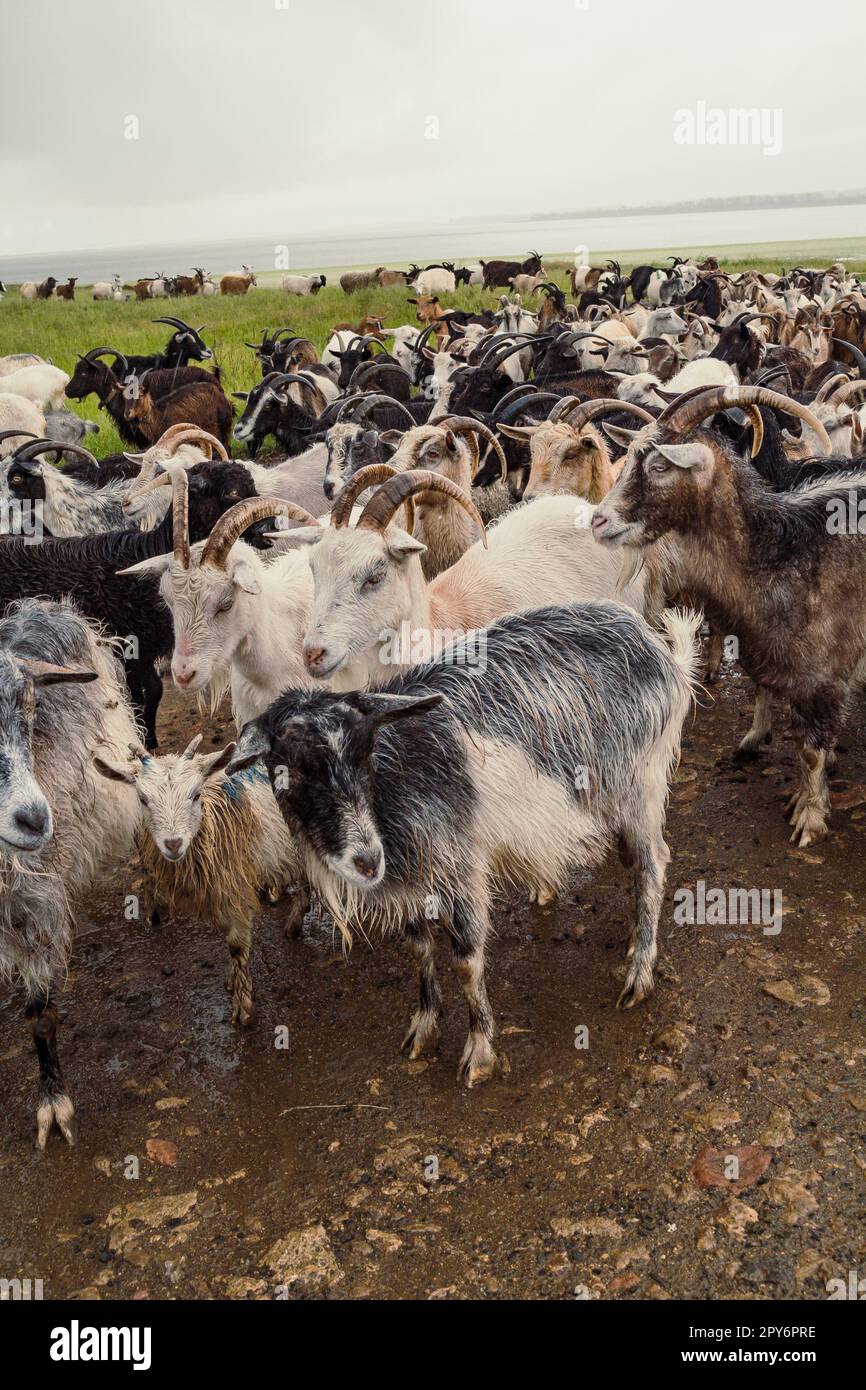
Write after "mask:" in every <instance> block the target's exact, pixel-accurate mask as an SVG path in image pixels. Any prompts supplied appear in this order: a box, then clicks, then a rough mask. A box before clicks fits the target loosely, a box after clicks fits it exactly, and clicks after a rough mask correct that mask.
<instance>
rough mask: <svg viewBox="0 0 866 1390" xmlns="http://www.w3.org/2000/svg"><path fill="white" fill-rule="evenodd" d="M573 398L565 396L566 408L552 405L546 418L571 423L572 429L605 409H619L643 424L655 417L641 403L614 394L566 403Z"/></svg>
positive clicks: (576, 428) (602, 412)
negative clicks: (591, 399)
mask: <svg viewBox="0 0 866 1390" xmlns="http://www.w3.org/2000/svg"><path fill="white" fill-rule="evenodd" d="M573 400H574V397H573V396H569V397H566V405H567V409H563V408H562V407H561V406H554V408H553V410H552V411H551V412H550V415H549V416H548V419H549V420H553V421H556V420H561V421H562V422H563V424H567V425H571V427H572V429H574V430H580V429H583V427H584V425H586V424H588V423H589V421H590V420H594V419H595V417H596V415H604V414H605V413H606V412H607V411H614V410H621V411H623V412H624V413H625V414H627V415H634V416H635V418H636V419H638V420H642V421H643V423H644V424H645V425H650V424H653V423H654V422H655V418H656V417H655V416H654V415H651V414H650V412H649V411H648V410H644V408H643V406H642V405H635V404H634V403H633V402H632V401H620V400H617V398H616V397H615V396H604V397H602V398H601V399H600V400H594V401H578V402H577V404H575V405H571V404H568V402H569V401H573ZM554 412H555V413H554Z"/></svg>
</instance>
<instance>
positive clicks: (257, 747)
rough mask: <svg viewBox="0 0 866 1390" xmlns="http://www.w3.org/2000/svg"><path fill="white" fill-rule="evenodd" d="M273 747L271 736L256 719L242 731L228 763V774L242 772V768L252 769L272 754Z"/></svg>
mask: <svg viewBox="0 0 866 1390" xmlns="http://www.w3.org/2000/svg"><path fill="white" fill-rule="evenodd" d="M271 747H272V743H271V736H270V734H269V733H268V732H267V730H266V729H264V728H263V727H262V725H261V724H260V723H259V721H258V720H257V719H254V720H253V721H252V723H250V724H245V725H244V727H243V728H242V729H241V732H240V737H239V738H238V741H237V743H236V744H234V745H233V752H232V755H231V757H230V758H229V760H228V762H227V763H226V768H225V770H226V772H227V773H228V774H229V776H230V775H231V774H232V773H233V772H240V770H241V768H244V767H251V766H252V764H253V763H255V762H258V760H259V758H263V757H264V756H265V754H266V753H270V751H271Z"/></svg>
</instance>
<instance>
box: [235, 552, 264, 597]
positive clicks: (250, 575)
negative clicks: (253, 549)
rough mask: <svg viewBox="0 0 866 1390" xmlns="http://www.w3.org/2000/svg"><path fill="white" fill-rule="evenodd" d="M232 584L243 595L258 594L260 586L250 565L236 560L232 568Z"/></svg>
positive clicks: (260, 589)
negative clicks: (242, 592) (241, 591)
mask: <svg viewBox="0 0 866 1390" xmlns="http://www.w3.org/2000/svg"><path fill="white" fill-rule="evenodd" d="M232 583H233V584H234V586H235V588H237V589H242V590H243V591H244V593H245V594H260V593H261V591H262V586H261V584H260V583H259V580H258V577H257V575H256V572H255V570H254V569H253V567H252V565H250V564H248V563H247V561H246V560H238V561H237V562H236V564H235V565H234V566H233V568H232Z"/></svg>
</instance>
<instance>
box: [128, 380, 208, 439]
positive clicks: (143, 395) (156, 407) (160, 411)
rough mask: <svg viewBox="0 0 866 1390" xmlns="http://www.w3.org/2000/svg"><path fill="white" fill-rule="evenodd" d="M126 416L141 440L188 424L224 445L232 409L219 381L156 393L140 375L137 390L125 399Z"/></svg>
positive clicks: (204, 382) (154, 437) (199, 383)
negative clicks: (137, 430) (213, 436)
mask: <svg viewBox="0 0 866 1390" xmlns="http://www.w3.org/2000/svg"><path fill="white" fill-rule="evenodd" d="M126 418H127V419H128V420H130V421H132V423H133V424H134V425H135V426H136V427H137V428H138V429H139V430H140V432H141V433H142V435H143V436H144V438H145V440H147V441H148V442H149V443H151V444H153V443H155V442H156V441H157V440H158V439H159V438H160V437H161V436H162V435H163V434H164V433H165V431H166V430H167V429H170V428H171V426H172V425H178V424H184V423H188V424H191V425H195V426H196V428H198V429H201V430H204V431H205V432H206V433H207V434H212V435H215V436H216V438H217V439H219V440H220V442H221V443H222V444H224V445H225V447H226V448H228V445H229V441H230V439H231V429H232V422H233V420H234V410H233V408H232V403H231V401H230V400H229V398H228V396H227V395H226V394H225V392H224V391H223V389H222V387H221V386H220V384H219V382H218V381H216V380H215V379H214V378H213V377H211V378H210V379H209V380H207V381H192V382H190V383H189V384H188V385H185V386H177V387H176V388H175V389H174V390H173V391H169V392H168V393H167V394H165V395H157V394H156V392H155V391H154V389H153V388H152V386H151V381H150V376H149V375H148V376H145V377H143V378H142V380H141V383H140V385H139V388H138V391H137V393H136V394H135V395H133V397H132V399H131V400H129V401H128V402H127V406H126Z"/></svg>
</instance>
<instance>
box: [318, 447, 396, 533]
mask: <svg viewBox="0 0 866 1390" xmlns="http://www.w3.org/2000/svg"><path fill="white" fill-rule="evenodd" d="M397 474H398V470H397V469H396V468H394V466H393V465H392V464H390V463H368V464H367V466H366V468H359V469H358V471H357V473H353V474H352V476H351V478H350V479H349V480H348V482H347V483H345V484H344V486H343V487H342V489H341V490H340V493H339V494H338V496H337V499H336V501H335V502H334V505H333V507H332V508H331V525H332V526H335V527H337V528H338V529H339V530H342V529H343V528H344V527H346V526H348V525H349V522H350V521H351V519H352V508H353V507H354V505H355V503H356V502H357V500H358V498H359V497H360V496H361V493H362V492H366V491H367V488H368V487H375V486H376V485H377V484H378V483H384V482H387V480H388V479H389V478H396V477H397ZM407 508H411V516H412V522H413V526H414V520H415V507H414V504H413V503H412V501H411V499H410V500H408V501H407ZM413 526H408V527H407V528H406V529H407V530H408V531H410V532H411V531H412V529H413Z"/></svg>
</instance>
